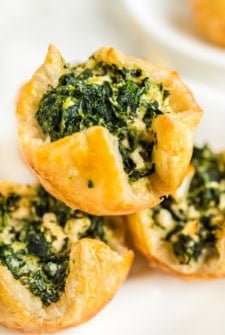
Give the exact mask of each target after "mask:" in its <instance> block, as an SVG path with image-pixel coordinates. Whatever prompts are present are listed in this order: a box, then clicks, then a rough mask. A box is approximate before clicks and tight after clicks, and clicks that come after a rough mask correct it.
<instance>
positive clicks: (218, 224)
mask: <svg viewBox="0 0 225 335" xmlns="http://www.w3.org/2000/svg"><path fill="white" fill-rule="evenodd" d="M192 164H193V165H194V167H195V174H194V176H193V178H192V180H191V183H190V187H189V190H188V193H187V194H186V195H185V198H183V199H181V200H180V201H179V200H178V201H177V200H176V199H175V198H173V197H172V196H170V197H168V198H166V199H165V200H164V201H163V202H162V203H161V204H160V206H158V207H156V208H154V209H153V210H152V218H153V221H154V224H155V225H156V226H159V227H160V228H161V229H162V230H163V229H164V230H165V234H164V241H166V242H168V243H169V244H170V246H171V247H172V251H173V253H174V255H175V256H176V258H177V260H178V261H179V263H180V264H184V265H187V264H190V263H191V262H193V261H194V262H197V261H198V260H199V259H200V257H202V256H204V257H205V259H206V258H210V257H213V256H216V255H218V250H217V246H216V244H217V241H218V235H219V232H220V231H221V229H222V226H223V225H224V222H225V163H224V159H223V156H222V154H216V153H214V152H213V151H212V150H211V149H210V147H209V146H207V145H205V146H203V147H202V148H198V147H195V148H194V152H193V157H192ZM161 210H166V211H167V212H169V213H170V218H171V221H172V223H173V225H172V228H171V227H170V229H168V228H166V227H165V226H163V224H162V222H160V215H159V213H160V211H161Z"/></svg>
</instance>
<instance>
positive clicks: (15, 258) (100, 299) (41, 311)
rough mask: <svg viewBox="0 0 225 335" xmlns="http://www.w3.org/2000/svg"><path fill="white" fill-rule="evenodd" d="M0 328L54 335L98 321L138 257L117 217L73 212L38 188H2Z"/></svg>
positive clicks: (0, 203) (0, 220)
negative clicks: (128, 244) (95, 319)
mask: <svg viewBox="0 0 225 335" xmlns="http://www.w3.org/2000/svg"><path fill="white" fill-rule="evenodd" d="M0 215H1V216H0V273H1V276H0V324H1V325H4V326H6V327H9V328H13V329H17V330H20V331H23V332H27V333H29V334H39V333H40V334H43V332H44V331H46V332H53V331H56V330H59V329H61V328H64V327H69V326H73V325H78V324H80V323H82V322H84V321H86V320H88V319H90V318H91V317H92V316H94V315H95V314H96V313H97V312H98V311H99V310H100V309H101V308H103V307H104V305H105V304H106V303H107V302H108V301H109V300H110V299H111V298H112V297H113V295H114V294H115V293H116V291H117V290H118V288H119V286H120V285H121V284H122V282H123V281H124V279H125V278H126V276H127V273H128V271H129V269H130V266H131V263H132V259H133V253H132V251H128V249H127V248H126V246H125V240H124V225H121V222H120V220H121V219H120V218H119V217H115V218H112V217H107V218H104V217H97V216H92V215H88V214H85V213H84V212H81V211H79V210H72V209H70V208H68V207H67V206H66V205H64V204H63V203H61V202H59V201H58V200H56V199H55V198H53V197H51V196H50V195H49V194H47V193H46V191H45V190H44V189H43V188H42V187H40V186H38V185H36V186H25V185H15V184H11V183H4V182H1V183H0Z"/></svg>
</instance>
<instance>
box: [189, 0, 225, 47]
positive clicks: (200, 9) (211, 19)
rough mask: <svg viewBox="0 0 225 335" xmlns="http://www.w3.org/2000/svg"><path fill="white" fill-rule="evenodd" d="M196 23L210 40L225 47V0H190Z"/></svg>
mask: <svg viewBox="0 0 225 335" xmlns="http://www.w3.org/2000/svg"><path fill="white" fill-rule="evenodd" d="M190 1H191V5H192V12H193V17H194V24H195V26H196V29H197V30H198V32H199V33H200V34H201V35H202V36H203V37H204V38H205V39H206V40H208V41H211V42H212V43H215V44H218V45H220V46H223V47H225V0H190Z"/></svg>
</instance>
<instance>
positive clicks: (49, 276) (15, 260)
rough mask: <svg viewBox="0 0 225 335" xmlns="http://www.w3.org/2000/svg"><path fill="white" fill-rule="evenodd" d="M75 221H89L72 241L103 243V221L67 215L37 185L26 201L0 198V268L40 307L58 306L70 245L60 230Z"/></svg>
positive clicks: (65, 232) (69, 211)
mask: <svg viewBox="0 0 225 335" xmlns="http://www.w3.org/2000/svg"><path fill="white" fill-rule="evenodd" d="M46 215H47V216H48V215H53V217H52V216H51V217H50V218H47V217H46ZM77 219H79V220H80V219H88V222H89V223H88V225H87V224H86V225H85V226H84V227H83V228H82V229H81V232H80V233H79V234H78V236H77V239H81V238H84V237H90V238H95V239H99V240H102V241H103V242H105V243H107V238H106V236H105V231H104V229H105V222H104V219H103V217H95V216H92V215H88V214H86V213H84V212H81V211H78V210H72V209H70V208H69V207H67V206H66V205H64V204H63V203H62V202H60V201H58V200H56V199H55V198H53V197H52V196H50V195H49V194H48V193H47V192H46V191H45V190H44V189H43V188H42V187H40V186H38V187H37V189H36V193H35V195H34V194H33V195H31V196H20V195H18V194H16V193H10V194H9V195H8V196H4V195H2V194H0V263H1V264H2V265H4V266H7V267H8V269H9V270H10V271H11V273H12V275H13V277H14V278H15V279H17V280H19V281H20V282H21V284H22V285H24V286H25V287H27V288H28V289H29V290H30V292H32V294H33V295H35V296H38V297H39V298H40V299H41V301H42V303H43V304H44V305H45V306H49V305H51V304H52V303H54V302H56V301H58V300H59V298H60V296H61V294H62V293H63V291H64V287H65V280H66V277H67V275H68V273H69V268H68V262H69V253H70V243H71V242H70V236H69V232H68V230H66V228H67V224H68V222H69V220H77ZM46 222H47V224H46ZM74 224H76V222H74Z"/></svg>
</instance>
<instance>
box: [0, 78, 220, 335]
mask: <svg viewBox="0 0 225 335" xmlns="http://www.w3.org/2000/svg"><path fill="white" fill-rule="evenodd" d="M186 82H188V84H189V86H190V87H191V88H192V90H193V91H194V93H195V96H196V98H197V100H198V102H199V103H200V105H201V106H202V107H203V108H204V110H205V114H204V117H203V120H202V123H201V125H200V126H199V128H198V130H197V133H196V142H197V143H203V142H206V141H207V142H209V143H211V145H212V146H213V147H214V148H215V149H218V150H221V149H223V148H224V147H225V135H224V124H225V101H224V99H223V97H222V96H221V95H219V94H218V93H217V92H216V91H213V90H211V89H210V88H208V87H206V86H204V85H201V84H199V83H196V82H193V81H190V80H186ZM0 140H1V143H4V146H5V151H4V154H5V156H4V155H3V160H1V164H0V165H1V166H0V175H1V177H2V175H5V176H7V177H8V178H9V177H12V178H13V179H16V180H21V181H29V180H30V178H31V175H30V174H29V173H28V171H27V169H26V168H25V166H24V164H23V162H22V160H21V158H20V156H19V154H18V147H17V139H16V136H15V125H14V123H12V125H11V128H10V127H8V128H6V130H5V131H2V134H1V139H0ZM8 153H10V154H8ZM9 167H12V168H11V169H10V168H9ZM15 167H17V168H16V169H15ZM224 292H225V279H219V280H214V281H192V282H186V281H183V280H181V279H178V278H176V277H173V276H170V275H168V274H165V273H160V272H157V271H153V270H151V269H150V268H148V266H147V264H146V262H145V261H144V260H143V259H142V258H141V257H140V256H137V257H136V261H135V264H134V266H133V268H132V271H131V273H130V276H129V277H128V279H127V281H126V282H125V283H124V284H123V286H122V287H121V288H120V290H119V292H118V293H117V295H116V296H115V297H114V299H113V300H112V301H111V302H110V303H109V304H108V305H107V306H106V307H105V308H104V309H103V310H102V311H101V312H99V314H98V315H97V316H96V317H95V318H93V319H92V320H90V321H89V322H87V323H86V324H84V325H82V326H80V327H77V328H72V329H68V330H65V331H61V332H59V333H58V335H87V334H93V335H94V334H96V335H106V334H107V335H115V334H117V335H124V334H129V335H139V334H140V335H148V334H154V335H165V334H167V335H174V334H182V335H203V334H204V335H212V334H216V335H222V334H224V329H225V317H224V313H225V312H224V311H225V299H224V296H223V294H224ZM0 334H1V335H14V334H18V333H17V332H14V331H11V330H7V329H5V328H1V327H0Z"/></svg>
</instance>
